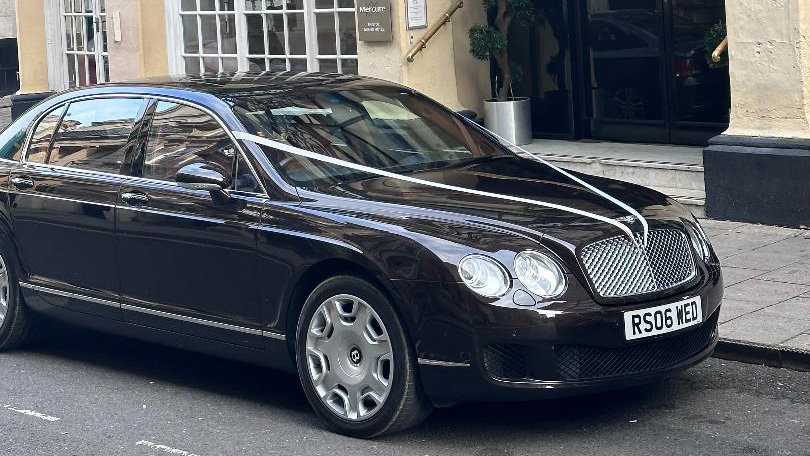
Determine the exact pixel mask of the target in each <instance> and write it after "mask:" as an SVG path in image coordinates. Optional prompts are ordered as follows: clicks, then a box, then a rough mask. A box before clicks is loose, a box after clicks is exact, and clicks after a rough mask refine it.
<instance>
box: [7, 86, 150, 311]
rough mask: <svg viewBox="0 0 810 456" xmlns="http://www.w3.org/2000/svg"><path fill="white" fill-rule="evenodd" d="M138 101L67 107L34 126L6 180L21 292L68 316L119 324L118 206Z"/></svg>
mask: <svg viewBox="0 0 810 456" xmlns="http://www.w3.org/2000/svg"><path fill="white" fill-rule="evenodd" d="M144 109H145V100H143V99H142V98H123V97H122V98H96V99H85V100H79V101H72V102H70V103H67V104H64V105H62V106H59V107H57V108H56V109H54V110H52V111H50V112H49V113H47V114H46V115H45V116H44V117H43V118H42V119H41V120H40V121H39V123H38V124H37V125H36V127H35V130H34V133H33V136H32V138H31V141H30V145H29V148H28V151H27V154H26V155H25V156H24V160H23V162H22V164H20V165H19V166H18V167H17V168H15V169H14V170H13V171H12V173H11V178H10V207H11V216H12V223H13V225H14V233H15V236H16V241H17V244H18V247H19V251H20V257H21V261H22V263H23V265H24V270H25V272H26V273H27V277H23V278H21V280H22V281H23V284H22V285H23V286H24V287H28V288H32V289H34V290H37V291H38V292H40V294H41V295H42V296H43V298H45V299H46V300H48V301H49V302H51V304H54V305H58V306H63V307H67V308H69V309H71V310H77V311H81V312H86V313H91V314H94V315H99V316H104V317H109V318H115V319H120V318H121V315H120V308H119V305H118V303H117V301H118V293H119V285H118V271H117V267H116V261H115V207H116V201H117V198H118V191H119V187H120V186H121V183H122V179H123V178H122V176H121V175H120V173H119V170H120V168H121V165H122V162H123V160H124V157H125V155H126V152H127V149H128V148H129V147H130V145H131V143H130V139H131V136H132V133H133V131H134V130H135V128H134V127H135V124H136V123H137V122H138V120H139V118H140V117H141V114H142V112H143V110H144Z"/></svg>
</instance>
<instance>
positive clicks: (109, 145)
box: [48, 98, 143, 173]
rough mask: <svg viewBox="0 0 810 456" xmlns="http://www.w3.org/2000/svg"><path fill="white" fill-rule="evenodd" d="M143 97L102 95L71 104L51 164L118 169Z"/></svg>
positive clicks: (50, 160) (53, 151) (51, 157)
mask: <svg viewBox="0 0 810 456" xmlns="http://www.w3.org/2000/svg"><path fill="white" fill-rule="evenodd" d="M142 104H143V100H142V99H139V98H100V99H95V100H85V101H77V102H74V103H71V104H70V105H69V106H68V110H67V113H65V117H64V119H62V123H61V124H60V125H59V129H58V130H57V131H56V135H55V137H54V141H53V146H52V147H51V151H50V154H49V157H48V164H49V165H57V166H67V167H71V168H80V169H90V170H94V171H104V172H108V173H118V172H119V169H120V167H121V163H122V162H123V160H124V154H125V152H126V148H127V142H128V140H129V135H130V134H131V133H132V129H133V127H134V126H135V119H136V118H137V117H138V112H139V111H140V109H141V106H142Z"/></svg>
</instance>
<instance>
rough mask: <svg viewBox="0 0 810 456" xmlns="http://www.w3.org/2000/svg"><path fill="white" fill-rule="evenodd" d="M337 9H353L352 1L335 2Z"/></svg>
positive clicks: (340, 0)
mask: <svg viewBox="0 0 810 456" xmlns="http://www.w3.org/2000/svg"><path fill="white" fill-rule="evenodd" d="M337 4H338V8H354V0H337Z"/></svg>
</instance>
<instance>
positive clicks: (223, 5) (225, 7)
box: [219, 0, 234, 11]
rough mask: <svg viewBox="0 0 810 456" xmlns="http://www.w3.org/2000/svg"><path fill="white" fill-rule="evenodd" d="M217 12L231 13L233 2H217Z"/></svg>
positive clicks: (228, 0)
mask: <svg viewBox="0 0 810 456" xmlns="http://www.w3.org/2000/svg"><path fill="white" fill-rule="evenodd" d="M219 10H220V11H233V10H234V2H233V0H219Z"/></svg>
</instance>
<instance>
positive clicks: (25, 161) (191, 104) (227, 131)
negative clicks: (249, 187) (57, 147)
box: [10, 92, 268, 197]
mask: <svg viewBox="0 0 810 456" xmlns="http://www.w3.org/2000/svg"><path fill="white" fill-rule="evenodd" d="M104 98H140V99H142V100H143V101H148V100H157V101H167V102H169V103H177V104H182V105H185V106H189V107H192V108H195V109H199V110H200V111H202V112H204V113H206V114H208V115H209V116H211V118H213V119H214V120H215V121H216V122H217V123H218V124H219V126H220V127H221V128H222V130H224V131H225V134H227V135H228V137H229V138H230V139H231V141H232V142H233V145H234V147H236V149H237V150H238V151H239V153H240V154H241V155H242V158H243V161H245V162H246V163H247V164H248V167H250V171H251V172H252V173H253V177H255V178H256V181H257V182H258V183H259V186H260V187H261V189H262V192H263V193H252V194H253V195H257V196H260V197H268V193H267V188H266V187H265V186H264V182H262V180H261V179H259V178H258V177H259V175H258V173H257V172H256V168H255V167H254V166H253V163H251V162H250V160H248V159H247V157H248V154H247V152H245V149H244V148H243V147H242V145H241V144H240V142H239V141H238V140H237V139H236V136H234V134H233V132H232V131H231V129H230V128H228V126H227V125H225V122H224V121H223V120H222V119H221V118H220V117H219V116H218V115H217V114H216V113H215V112H214V111H212V110H211V109H209V108H207V107H205V106H203V105H200V104H198V103H194V102H193V101H188V100H184V99H180V98H174V97H171V96H166V95H153V94H149V93H130V92H121V93H96V94H90V95H80V96H77V97H74V98H70V99H67V100H63V101H62V102H60V103H58V104H56V105H54V106H51V107H50V108H49V109H48V110H46V111H44V112H42V113H40V114H39V116H37V117H36V118H35V119H34V120H32V121H31V123H30V125H28V133H27V134H26V136H25V142H24V143H23V146H22V153H21V154H20V161H19V163H20V164H23V165H37V166H46V167H50V168H52V169H65V170H71V171H76V170H79V171H93V170H84V169H82V168H71V167H66V166H59V165H50V164H48V163H34V162H32V163H29V162H28V150H29V148H30V146H31V139H32V138H33V136H34V130H35V129H36V128H34V125H39V122H40V121H42V119H43V118H44V117H45V116H47V115H48V114H50V113H51V112H53V111H55V110H57V109H59V108H64V107H65V106H67V105H69V104H70V103H74V102H79V101H85V100H94V99H104ZM57 127H58V125H57ZM133 131H134V126H133ZM51 139H53V138H51ZM236 159H237V158H236V157H234V160H236ZM10 161H13V160H10ZM94 172H96V173H98V174H100V175H103V176H115V177H116V178H123V179H125V180H140V181H145V182H159V183H162V184H169V185H172V186H175V187H179V185H178V184H177V183H176V182H171V181H164V180H159V179H150V178H147V177H139V176H128V175H126V174H114V173H107V172H104V171H94ZM235 177H236V176H234V178H235ZM245 193H248V192H245Z"/></svg>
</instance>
